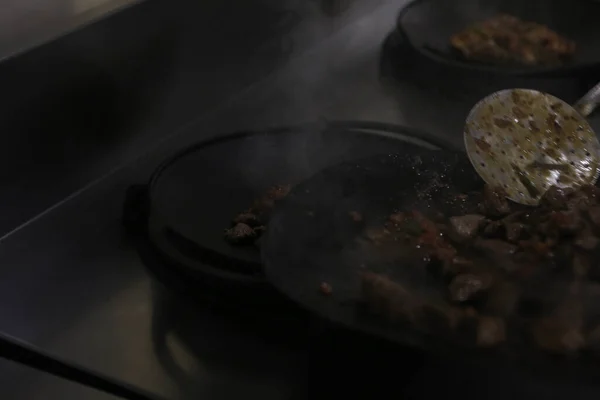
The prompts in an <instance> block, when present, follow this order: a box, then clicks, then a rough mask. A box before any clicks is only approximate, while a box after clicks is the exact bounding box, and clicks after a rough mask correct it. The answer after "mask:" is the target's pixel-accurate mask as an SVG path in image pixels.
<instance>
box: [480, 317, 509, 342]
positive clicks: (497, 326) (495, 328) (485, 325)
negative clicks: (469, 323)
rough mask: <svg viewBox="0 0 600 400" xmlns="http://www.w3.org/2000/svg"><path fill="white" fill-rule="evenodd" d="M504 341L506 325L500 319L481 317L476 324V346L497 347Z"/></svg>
mask: <svg viewBox="0 0 600 400" xmlns="http://www.w3.org/2000/svg"><path fill="white" fill-rule="evenodd" d="M505 341H506V324H505V322H504V320H503V319H502V318H498V317H489V316H481V317H479V320H478V324H477V345H478V346H480V347H492V346H497V345H499V344H501V343H503V342H505Z"/></svg>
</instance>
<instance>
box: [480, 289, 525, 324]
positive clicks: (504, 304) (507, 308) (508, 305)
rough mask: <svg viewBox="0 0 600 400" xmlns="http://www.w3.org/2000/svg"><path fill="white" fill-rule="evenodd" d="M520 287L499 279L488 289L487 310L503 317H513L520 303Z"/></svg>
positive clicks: (485, 305)
mask: <svg viewBox="0 0 600 400" xmlns="http://www.w3.org/2000/svg"><path fill="white" fill-rule="evenodd" d="M519 296H520V293H519V288H518V287H517V285H515V284H514V283H511V282H508V281H502V280H500V281H498V282H495V283H494V285H493V286H492V287H491V288H490V289H489V290H488V292H487V294H486V301H485V304H484V307H485V311H486V312H488V313H490V314H493V315H500V316H503V317H511V316H512V315H513V314H514V312H515V310H516V309H517V305H518V303H519Z"/></svg>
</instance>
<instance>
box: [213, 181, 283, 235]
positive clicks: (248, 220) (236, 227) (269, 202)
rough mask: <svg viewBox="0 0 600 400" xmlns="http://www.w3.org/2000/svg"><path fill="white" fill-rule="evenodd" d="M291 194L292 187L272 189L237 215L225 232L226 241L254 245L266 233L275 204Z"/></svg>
mask: <svg viewBox="0 0 600 400" xmlns="http://www.w3.org/2000/svg"><path fill="white" fill-rule="evenodd" d="M289 192H290V185H276V186H272V187H270V188H269V189H268V190H267V191H266V192H265V193H264V194H263V195H262V196H261V197H260V198H258V199H256V200H255V201H254V203H253V204H252V206H251V207H250V208H249V209H247V210H245V211H242V212H241V213H239V214H238V215H236V216H235V217H234V218H233V220H232V221H231V227H230V228H228V229H226V230H225V240H226V241H227V242H229V243H230V244H232V245H252V244H255V243H256V241H257V239H259V238H260V236H261V234H262V233H263V232H264V231H265V229H266V225H267V221H268V219H269V214H270V213H271V211H272V209H273V206H274V205H275V203H276V202H277V201H279V200H281V199H282V198H284V197H285V196H287V194H288V193H289Z"/></svg>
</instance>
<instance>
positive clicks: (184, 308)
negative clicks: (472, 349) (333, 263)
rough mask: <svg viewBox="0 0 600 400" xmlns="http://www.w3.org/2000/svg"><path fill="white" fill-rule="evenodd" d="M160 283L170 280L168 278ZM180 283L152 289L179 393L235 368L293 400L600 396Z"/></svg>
mask: <svg viewBox="0 0 600 400" xmlns="http://www.w3.org/2000/svg"><path fill="white" fill-rule="evenodd" d="M161 278H162V279H161V281H162V282H164V279H165V278H166V277H165V276H164V275H163V276H162V277H161ZM176 280H177V277H176V276H171V277H170V279H168V281H169V283H168V285H169V286H168V287H167V286H164V284H163V283H159V282H155V284H154V285H153V314H152V339H153V343H154V350H155V356H156V357H157V358H158V360H159V362H160V363H161V366H162V367H163V368H164V370H165V371H167V372H168V374H169V375H170V377H171V378H172V379H173V380H174V381H175V382H177V385H178V386H179V387H180V388H193V387H195V385H194V382H193V381H194V379H197V378H196V377H195V373H194V369H195V368H196V369H197V368H205V369H207V370H213V371H218V370H219V369H220V368H226V369H229V370H231V366H232V365H233V366H234V371H235V374H236V375H238V376H239V377H243V378H242V379H244V380H248V382H251V381H252V380H255V381H257V382H262V383H261V384H263V385H264V384H265V382H269V383H268V384H269V385H271V386H270V389H269V391H270V390H273V391H275V392H278V391H280V392H278V394H279V395H284V397H285V398H289V399H308V398H309V399H314V398H323V399H325V398H327V399H329V398H331V397H332V396H334V398H339V397H341V396H349V395H357V396H386V397H387V396H390V395H393V396H398V397H401V398H407V399H427V398H431V397H433V396H442V395H445V394H449V393H455V394H459V393H460V396H461V398H463V399H473V400H475V399H481V398H487V399H504V398H506V397H507V396H518V397H519V398H525V397H526V396H527V397H529V396H532V397H535V398H544V399H559V398H560V399H562V398H565V397H566V396H570V397H572V398H581V399H583V398H588V397H589V396H591V395H593V394H597V393H598V392H597V391H594V390H592V389H590V388H589V387H588V388H586V387H578V386H574V385H572V384H570V383H569V382H568V381H565V382H560V381H553V382H552V383H551V384H550V383H549V382H548V381H546V380H545V379H544V377H536V376H532V375H531V374H528V373H524V372H523V371H521V370H519V369H515V368H506V367H494V366H487V367H483V368H482V367H481V366H477V365H470V364H466V363H463V362H462V361H461V360H446V359H443V358H441V357H436V356H432V355H428V354H425V353H423V352H421V351H418V350H415V349H409V348H404V347H400V346H397V345H394V344H390V343H387V342H385V341H382V340H379V339H374V338H371V337H368V336H365V335H363V334H360V333H356V332H352V331H348V330H345V329H343V328H340V327H335V326H332V325H329V324H327V323H325V322H323V321H320V320H318V319H315V318H311V317H310V316H308V315H306V314H304V313H302V312H298V313H297V314H294V315H292V314H287V315H282V314H281V311H280V310H279V311H278V312H277V313H272V314H270V313H268V312H265V310H262V311H260V312H259V311H258V310H255V309H252V308H244V307H239V308H233V307H231V306H227V305H223V304H219V302H218V301H216V300H215V299H214V298H213V299H212V300H205V301H199V300H198V297H197V296H195V295H193V294H191V293H188V294H187V295H186V294H185V292H182V291H180V290H179V289H180V288H182V287H183V286H179V287H178V288H177V286H174V285H175V281H176ZM179 283H180V284H181V282H179ZM173 288H177V289H176V290H173ZM197 290H202V288H197ZM182 294H183V296H182ZM240 333H241V335H240ZM290 381H291V382H292V385H290ZM278 382H286V384H285V385H281V386H279V385H278ZM213 385H217V386H219V387H215V388H214V389H215V393H227V394H228V395H232V396H233V395H240V396H241V395H243V393H237V392H236V388H235V387H231V386H229V383H228V381H223V382H222V383H220V382H219V381H217V382H213ZM574 388H577V393H573V390H574ZM192 394H193V393H186V396H189V395H192ZM286 396H287V397H286Z"/></svg>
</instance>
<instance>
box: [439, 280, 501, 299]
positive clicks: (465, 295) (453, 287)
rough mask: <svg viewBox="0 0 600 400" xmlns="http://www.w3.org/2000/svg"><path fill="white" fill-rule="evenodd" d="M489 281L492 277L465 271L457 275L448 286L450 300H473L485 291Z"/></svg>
mask: <svg viewBox="0 0 600 400" xmlns="http://www.w3.org/2000/svg"><path fill="white" fill-rule="evenodd" d="M491 283H492V278H491V276H489V275H487V274H482V273H481V274H474V273H466V274H461V275H457V276H456V277H455V278H454V279H452V282H450V285H449V286H448V291H449V294H450V300H452V301H454V302H457V303H463V302H466V301H469V300H473V299H475V298H476V297H478V296H480V295H481V294H482V293H483V292H485V291H486V290H487V289H488V288H489V287H490V285H491Z"/></svg>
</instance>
